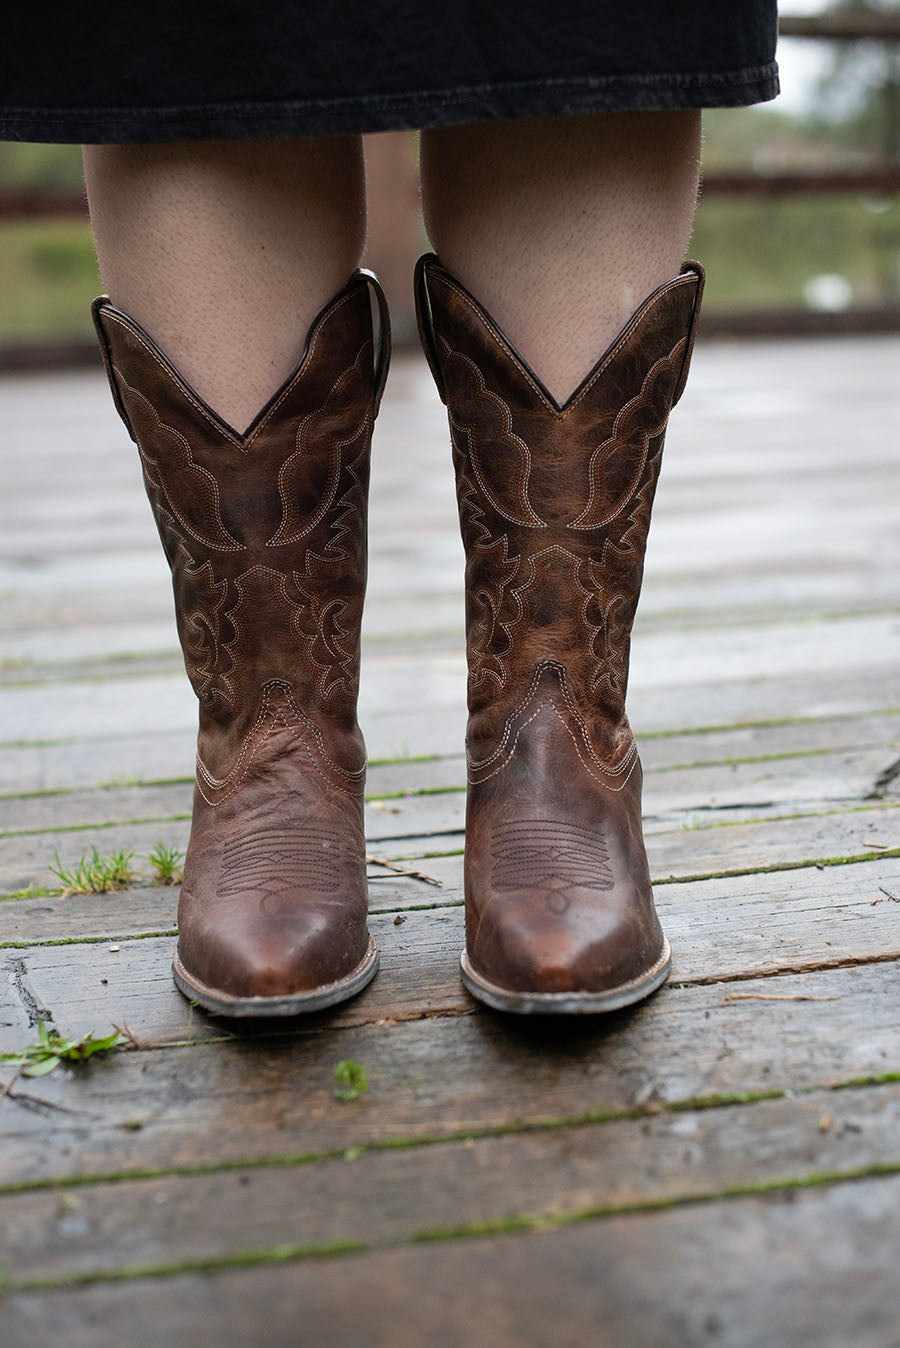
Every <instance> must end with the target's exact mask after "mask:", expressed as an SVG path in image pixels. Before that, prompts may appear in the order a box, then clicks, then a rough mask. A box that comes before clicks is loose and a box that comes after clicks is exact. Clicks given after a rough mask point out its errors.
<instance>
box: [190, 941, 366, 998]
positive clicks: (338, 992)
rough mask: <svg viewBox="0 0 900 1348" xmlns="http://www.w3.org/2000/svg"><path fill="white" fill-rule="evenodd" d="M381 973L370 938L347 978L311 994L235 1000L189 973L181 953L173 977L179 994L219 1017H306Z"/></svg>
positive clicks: (325, 984)
mask: <svg viewBox="0 0 900 1348" xmlns="http://www.w3.org/2000/svg"><path fill="white" fill-rule="evenodd" d="M377 972H378V951H377V950H376V949H375V942H374V940H373V939H372V937H371V936H370V937H369V948H368V950H367V951H366V955H365V958H364V959H363V960H362V962H361V963H360V964H358V965H357V966H356V968H355V969H354V970H353V972H352V973H351V974H347V976H346V978H339V979H336V980H335V982H334V983H324V984H323V985H322V986H321V987H319V988H315V989H313V990H312V991H311V992H292V993H288V994H287V995H285V996H284V997H234V996H232V995H231V993H229V992H222V991H220V990H219V989H218V988H211V987H208V986H207V984H206V983H202V982H201V981H200V979H199V978H195V977H194V976H193V974H189V973H188V972H187V970H186V969H185V967H184V965H183V964H182V963H181V959H180V958H179V955H178V951H177V950H176V951H175V954H174V956H173V958H172V977H173V978H174V980H175V986H176V987H177V988H178V990H179V992H183V993H184V995H185V997H187V998H189V999H190V1000H191V1001H195V1002H199V1003H200V1005H201V1006H202V1007H203V1009H204V1011H211V1012H212V1013H213V1014H214V1015H216V1016H243V1017H247V1016H259V1017H263V1018H264V1017H268V1016H303V1015H307V1014H308V1013H309V1012H311V1011H324V1010H326V1008H327V1007H329V1006H335V1005H336V1004H337V1003H338V1002H345V1001H347V999H348V998H350V997H355V996H356V994H357V993H358V992H362V990H363V988H364V987H365V986H366V985H367V984H368V983H371V981H372V979H373V978H374V977H375V975H376V973H377Z"/></svg>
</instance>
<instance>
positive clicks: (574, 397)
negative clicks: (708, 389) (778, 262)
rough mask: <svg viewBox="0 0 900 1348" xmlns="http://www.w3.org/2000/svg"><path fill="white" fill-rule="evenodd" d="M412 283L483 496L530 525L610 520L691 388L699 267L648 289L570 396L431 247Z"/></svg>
mask: <svg viewBox="0 0 900 1348" xmlns="http://www.w3.org/2000/svg"><path fill="white" fill-rule="evenodd" d="M416 282H417V283H416V299H417V307H418V313H419V323H420V329H421V333H422V342H423V346H424V347H425V351H426V355H427V356H428V360H429V363H430V365H431V369H432V373H433V375H434V377H435V381H436V383H437V386H438V390H439V392H440V395H441V397H442V399H443V401H444V402H445V403H446V404H447V407H448V410H449V413H450V420H451V425H452V427H453V432H454V440H455V442H456V443H457V445H458V446H459V447H460V448H461V449H462V450H463V451H464V452H465V453H466V456H467V457H468V458H469V459H470V461H471V466H472V470H473V473H474V475H475V477H476V478H477V481H478V486H479V488H480V490H481V492H482V493H483V495H484V497H485V498H486V500H487V501H488V503H489V504H490V505H491V506H492V507H493V508H494V509H495V510H496V511H497V513H498V514H499V515H500V516H502V518H503V519H504V520H505V521H506V522H507V523H508V524H511V525H517V526H520V527H524V528H526V529H527V528H534V529H543V528H545V527H547V526H552V525H556V526H562V527H563V528H568V529H577V530H581V529H589V530H593V529H597V528H599V527H601V526H602V525H604V524H606V523H608V522H609V521H610V520H611V519H612V518H614V517H615V515H616V514H617V513H618V510H619V509H620V508H621V506H622V505H623V504H624V503H625V502H626V501H627V500H628V498H629V497H630V496H631V494H632V492H633V489H634V486H635V484H636V477H640V474H641V471H642V468H643V461H644V459H645V456H646V454H647V452H648V448H649V447H650V446H651V444H652V442H653V441H654V440H655V439H656V438H657V437H659V436H660V435H662V433H663V432H664V431H665V426H666V421H667V419H668V415H669V412H670V411H671V409H672V407H673V406H674V405H675V403H676V402H677V401H678V398H679V397H680V396H681V392H682V389H683V388H684V383H685V380H686V378H687V371H688V366H689V363H690V357H691V352H692V349H693V344H694V336H695V332H696V326H697V318H698V314H699V308H700V298H701V294H702V289H703V269H702V268H701V267H700V266H699V264H698V263H695V262H689V263H686V264H685V269H684V271H683V272H682V273H681V275H680V276H677V277H674V278H673V279H672V280H671V281H668V282H666V283H665V284H664V285H662V286H660V287H659V288H658V289H657V290H655V291H654V292H653V293H652V294H651V295H649V296H648V297H647V299H646V300H645V301H644V303H643V304H642V305H641V306H640V308H638V309H637V310H636V312H635V313H634V314H633V315H632V317H631V318H630V319H629V321H628V322H627V323H626V325H625V327H624V328H623V329H622V331H621V332H620V334H619V335H618V337H617V338H616V339H615V341H613V342H612V343H611V344H610V346H609V347H608V348H607V350H606V351H605V352H604V353H603V354H602V355H601V356H600V358H599V360H598V361H597V363H596V364H595V365H594V367H593V368H592V369H591V371H590V372H589V374H588V375H587V376H586V377H585V378H584V379H583V380H582V382H581V383H580V384H579V386H578V388H576V389H575V391H574V392H573V393H572V394H571V396H570V397H569V398H568V399H567V400H566V401H565V402H564V403H563V404H559V403H557V402H556V400H555V399H554V398H553V397H552V395H551V394H550V393H549V392H548V391H547V389H546V388H545V387H544V385H543V384H542V383H541V381H540V379H539V378H538V376H537V375H536V374H535V372H534V371H533V370H532V369H531V368H530V367H529V365H528V364H527V363H526V362H525V361H524V360H523V358H522V357H521V356H520V355H519V353H518V352H517V351H516V349H515V347H514V346H513V345H512V343H511V342H510V341H509V339H508V338H507V337H506V335H505V334H504V333H503V332H502V331H501V329H500V328H499V327H498V326H497V324H496V323H495V322H494V320H493V319H492V318H491V316H490V314H489V313H487V311H486V310H485V309H484V308H483V307H482V306H481V305H480V304H479V303H478V301H477V300H476V299H475V298H474V296H473V295H471V294H470V293H469V292H468V291H467V290H466V289H465V287H464V286H462V285H461V284H460V283H459V281H457V280H456V279H455V278H454V277H453V276H451V275H450V273H449V272H447V271H446V270H445V269H444V268H443V267H442V266H441V265H440V263H439V261H438V260H437V258H436V257H435V256H434V255H433V254H429V255H426V256H425V257H424V258H422V259H421V260H420V262H419V267H418V272H417V278H416ZM641 447H642V448H641ZM636 449H637V450H638V451H639V452H638V453H635V451H636Z"/></svg>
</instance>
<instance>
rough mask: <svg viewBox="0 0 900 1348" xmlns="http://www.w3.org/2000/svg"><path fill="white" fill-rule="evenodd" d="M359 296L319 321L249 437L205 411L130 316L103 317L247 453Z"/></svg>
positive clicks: (342, 301)
mask: <svg viewBox="0 0 900 1348" xmlns="http://www.w3.org/2000/svg"><path fill="white" fill-rule="evenodd" d="M357 293H358V292H357V291H356V290H352V291H350V292H349V294H347V295H344V296H343V298H342V299H340V300H338V301H336V303H335V305H334V307H333V308H329V309H327V310H326V311H325V313H324V314H323V315H322V317H321V318H320V319H319V321H318V323H317V324H316V326H315V327H314V329H313V331H312V333H311V335H310V339H309V344H308V346H307V348H306V351H305V353H304V354H303V356H302V357H301V360H300V364H299V365H298V366H297V369H296V370H295V371H294V373H293V374H292V375H289V376H288V382H287V383H286V384H285V386H284V388H283V389H282V391H281V393H280V394H279V395H278V397H277V398H276V399H275V401H274V402H273V403H272V405H271V406H270V407H269V408H268V410H267V411H266V413H265V415H264V416H263V417H262V419H261V420H260V421H259V422H258V423H257V424H256V425H254V426H253V429H252V430H251V431H250V433H249V435H247V436H242V435H240V434H238V433H236V432H235V431H234V430H233V429H232V428H231V427H229V426H227V425H226V424H225V422H224V421H222V419H221V418H220V417H218V416H217V415H216V413H215V412H214V411H212V409H211V408H207V407H205V406H204V405H203V403H201V402H200V401H199V399H198V397H197V395H196V393H195V392H194V390H193V389H192V388H191V386H190V384H188V382H187V380H186V379H185V378H184V377H183V375H181V374H179V372H178V371H177V370H176V368H175V366H174V365H172V364H171V362H170V361H168V360H167V359H166V358H165V357H164V356H163V355H162V353H161V352H160V351H159V349H158V347H156V346H154V345H153V344H152V343H151V342H148V341H147V339H146V338H145V337H144V336H143V335H142V334H141V333H140V332H139V331H138V330H137V328H136V327H135V325H134V323H133V322H132V321H130V320H129V318H128V316H127V314H118V313H116V312H115V311H114V310H113V309H111V308H106V307H104V308H103V310H102V316H103V319H104V320H105V321H107V322H110V323H117V324H118V325H119V327H120V328H124V330H125V331H126V332H127V333H129V334H130V335H131V337H133V338H134V340H135V341H136V342H138V343H139V344H140V345H141V346H142V347H143V348H144V350H145V351H146V352H147V354H148V355H149V356H150V357H151V358H152V359H153V360H154V361H155V363H156V364H157V365H158V366H159V367H160V369H161V370H162V371H163V373H164V374H165V375H166V377H167V379H168V380H169V382H170V383H172V384H174V385H175V387H176V388H177V389H178V390H179V392H180V393H182V394H183V396H184V397H185V398H186V399H187V401H188V402H189V403H190V404H191V406H192V407H194V408H195V409H196V411H198V412H199V413H200V415H201V416H202V417H203V418H204V420H205V421H208V422H209V424H210V426H212V428H213V429H214V430H215V431H216V432H218V434H219V435H221V436H222V438H223V439H225V440H230V441H231V443H232V444H233V445H234V446H235V447H236V448H237V449H240V450H242V451H246V450H247V449H249V447H250V446H251V444H252V443H253V441H254V440H255V439H256V437H257V436H258V435H259V433H260V431H261V430H262V429H263V427H264V426H265V425H267V424H268V422H269V421H270V420H271V418H272V417H273V416H274V414H275V412H276V410H277V409H278V408H279V407H280V406H281V404H282V403H283V402H284V399H285V398H286V397H287V396H288V394H289V393H290V392H291V391H292V390H293V389H294V388H296V386H297V384H298V383H299V381H300V379H301V378H303V377H304V376H305V375H306V374H307V373H308V371H309V368H310V366H311V365H312V362H313V355H314V352H315V349H316V346H317V345H318V341H319V336H320V334H321V331H322V329H323V327H324V326H325V324H326V323H327V322H328V321H329V320H330V319H331V318H332V317H333V316H334V315H335V314H336V313H338V312H339V310H340V309H342V308H343V306H344V305H345V304H347V303H348V301H349V300H351V299H353V298H354V297H355V296H356V294H357ZM113 368H114V369H115V367H113ZM116 375H117V377H121V376H120V372H119V371H118V370H116ZM251 424H252V423H251Z"/></svg>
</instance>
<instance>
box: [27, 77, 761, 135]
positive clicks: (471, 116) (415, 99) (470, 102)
mask: <svg viewBox="0 0 900 1348" xmlns="http://www.w3.org/2000/svg"><path fill="white" fill-rule="evenodd" d="M778 92H779V84H778V66H777V64H776V62H774V61H773V62H771V63H770V64H768V65H765V66H754V67H750V68H745V69H742V70H736V71H721V72H712V73H710V72H707V71H703V72H697V73H691V72H688V73H682V74H668V75H647V74H640V75H610V76H598V77H582V78H578V79H542V80H528V81H517V82H511V83H505V84H499V83H498V84H486V85H470V86H465V87H456V88H452V89H437V90H421V91H417V92H411V93H399V94H364V95H360V96H359V97H354V98H336V99H306V100H302V99H301V100H277V101H274V102H272V103H260V102H246V101H241V102H234V103H212V104H183V105H169V106H160V107H152V106H151V107H127V108H126V107H120V108H116V107H106V108H104V107H94V108H30V107H18V108H14V107H5V108H4V107H0V140H21V141H38V142H46V143H79V142H85V143H87V144H134V143H140V142H153V141H172V140H243V139H260V140H268V139H278V138H281V137H290V136H325V135H348V134H359V133H364V132H377V131H408V130H419V129H425V128H427V127H439V126H453V125H463V124H466V123H474V122H488V121H493V120H495V119H497V118H516V117H547V116H558V115H562V116H565V115H574V114H578V113H590V112H634V111H668V110H674V109H678V108H721V107H746V106H747V105H749V104H752V103H764V102H767V101H768V100H769V99H772V98H775V97H776V95H777V94H778Z"/></svg>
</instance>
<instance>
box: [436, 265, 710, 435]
mask: <svg viewBox="0 0 900 1348" xmlns="http://www.w3.org/2000/svg"><path fill="white" fill-rule="evenodd" d="M429 279H430V280H431V281H432V282H434V281H437V282H438V283H439V284H440V285H443V286H445V287H447V289H449V290H452V291H453V293H454V294H455V295H457V296H458V298H459V299H460V300H462V302H463V304H465V305H466V307H467V308H469V309H471V311H472V313H473V314H474V315H475V317H476V318H477V319H478V322H479V323H480V324H481V326H482V327H483V328H484V329H485V331H486V332H487V334H488V335H489V336H490V337H491V339H492V340H493V341H494V342H495V344H496V345H498V346H499V347H500V348H501V349H502V350H503V352H504V353H505V354H507V355H508V356H509V357H511V359H512V360H513V362H514V364H515V366H516V368H517V369H518V370H519V371H520V373H521V374H522V376H523V377H524V378H525V380H526V381H527V382H528V383H529V384H530V385H531V387H532V388H533V389H534V391H535V393H536V394H537V395H538V397H539V398H540V400H541V402H542V403H543V404H544V406H545V407H546V408H547V411H548V412H550V413H551V414H552V415H553V416H554V417H556V418H557V420H559V421H561V420H562V419H563V418H564V417H567V416H568V415H569V413H570V412H571V411H572V410H573V408H575V407H577V406H578V404H579V403H580V402H581V400H582V398H584V397H585V396H586V395H587V393H588V392H589V391H590V389H591V388H592V387H593V385H594V384H595V383H596V381H597V380H598V379H599V378H600V376H601V374H603V372H604V370H605V369H606V367H607V366H608V365H609V363H610V361H611V360H613V359H614V357H615V356H616V355H618V353H619V351H620V350H621V348H622V346H623V345H624V343H625V341H626V339H627V338H628V337H630V336H631V333H632V332H633V331H634V329H635V327H636V326H637V325H638V324H639V323H641V322H643V320H644V319H645V318H646V317H647V315H648V314H651V313H652V312H653V310H654V309H655V308H656V306H657V304H659V303H661V302H662V300H664V299H665V298H666V296H667V295H668V294H669V292H670V291H671V290H674V289H675V288H676V287H677V286H680V285H685V284H696V281H697V273H696V272H684V273H682V275H681V276H675V277H673V279H672V280H671V281H667V282H666V284H665V285H663V286H661V287H660V289H659V291H658V292H657V294H656V295H654V296H653V297H652V298H651V299H649V300H648V301H647V303H646V306H645V307H644V308H641V309H638V311H637V313H635V314H634V315H633V317H632V318H631V320H630V321H629V322H628V324H627V325H626V326H625V327H624V328H623V329H622V331H621V332H620V333H619V336H618V337H617V338H616V340H615V342H614V343H613V345H612V346H611V347H610V349H609V351H608V352H607V353H606V357H605V359H604V360H603V363H602V364H601V365H599V366H598V367H597V369H596V370H595V371H594V372H593V374H592V375H591V377H590V379H589V380H588V382H587V383H586V384H585V385H584V387H583V388H582V389H580V390H579V391H578V396H577V398H575V399H574V401H572V402H567V403H566V404H564V406H563V407H557V406H556V404H555V403H553V402H550V401H549V400H548V398H547V395H546V393H545V392H544V390H543V389H542V388H541V386H540V385H539V384H538V383H536V382H535V379H534V377H533V375H531V374H530V373H529V371H528V370H527V369H526V367H525V365H524V364H523V363H522V358H521V356H517V355H516V353H515V351H514V350H513V349H512V347H511V346H510V345H509V344H508V343H507V341H506V339H505V338H504V337H503V335H502V333H501V332H500V329H499V328H497V327H495V326H494V324H493V323H492V322H491V320H490V319H489V318H488V317H487V315H486V314H485V313H484V312H483V311H482V310H481V309H480V308H479V307H478V305H477V304H476V303H474V302H473V301H472V300H471V299H470V298H469V296H468V295H467V294H466V293H465V292H464V291H462V290H460V288H459V286H458V285H456V284H455V283H454V282H453V281H452V280H450V278H449V277H446V276H432V277H430V278H429Z"/></svg>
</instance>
